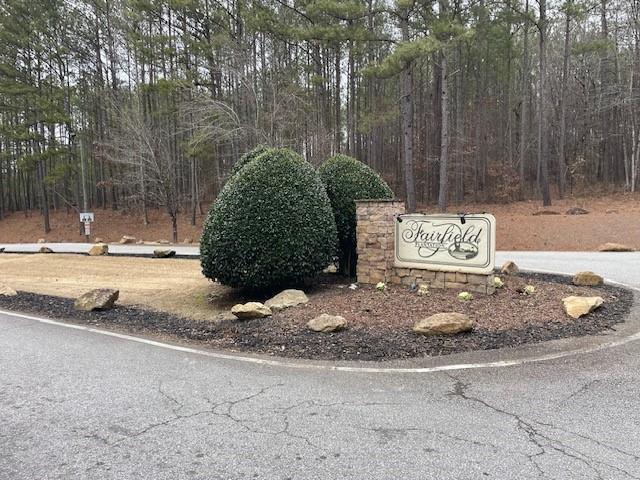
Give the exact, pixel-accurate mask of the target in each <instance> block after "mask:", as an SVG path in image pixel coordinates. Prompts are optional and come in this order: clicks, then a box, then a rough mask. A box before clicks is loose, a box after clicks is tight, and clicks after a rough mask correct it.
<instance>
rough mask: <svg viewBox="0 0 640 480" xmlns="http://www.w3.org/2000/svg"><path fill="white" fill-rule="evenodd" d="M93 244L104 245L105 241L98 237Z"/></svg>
mask: <svg viewBox="0 0 640 480" xmlns="http://www.w3.org/2000/svg"><path fill="white" fill-rule="evenodd" d="M93 243H104V240H102V238H100V237H96V238H95V240H94V241H93Z"/></svg>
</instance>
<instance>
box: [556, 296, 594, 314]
mask: <svg viewBox="0 0 640 480" xmlns="http://www.w3.org/2000/svg"><path fill="white" fill-rule="evenodd" d="M562 303H563V305H564V311H565V312H566V314H567V315H569V316H570V317H572V318H580V317H582V316H583V315H586V314H588V313H591V312H593V311H594V310H595V309H596V308H598V307H599V306H600V305H602V304H603V303H604V299H603V298H602V297H574V296H571V297H565V298H563V299H562Z"/></svg>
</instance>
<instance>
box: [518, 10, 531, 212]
mask: <svg viewBox="0 0 640 480" xmlns="http://www.w3.org/2000/svg"><path fill="white" fill-rule="evenodd" d="M528 15H529V0H526V2H525V22H524V38H523V39H522V87H521V92H520V151H519V152H518V154H519V160H518V173H519V176H520V200H524V198H525V187H526V183H525V180H526V179H525V174H526V170H525V163H526V159H527V143H528V137H529V131H528V124H527V115H528V114H527V103H528V101H529V21H528V20H526V18H528Z"/></svg>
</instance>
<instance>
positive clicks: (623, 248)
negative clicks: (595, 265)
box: [598, 242, 635, 252]
mask: <svg viewBox="0 0 640 480" xmlns="http://www.w3.org/2000/svg"><path fill="white" fill-rule="evenodd" d="M598 251H599V252H633V251H635V249H634V248H633V247H630V246H628V245H623V244H622V243H613V242H607V243H603V244H602V245H600V246H599V247H598Z"/></svg>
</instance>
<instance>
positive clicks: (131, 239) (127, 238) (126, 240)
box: [119, 235, 136, 245]
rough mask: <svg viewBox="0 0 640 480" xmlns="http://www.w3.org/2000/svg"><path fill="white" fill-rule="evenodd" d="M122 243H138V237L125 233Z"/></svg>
mask: <svg viewBox="0 0 640 480" xmlns="http://www.w3.org/2000/svg"><path fill="white" fill-rule="evenodd" d="M119 243H120V244H121V245H128V244H131V243H136V237H132V236H130V235H123V236H122V238H121V239H120V242H119Z"/></svg>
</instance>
